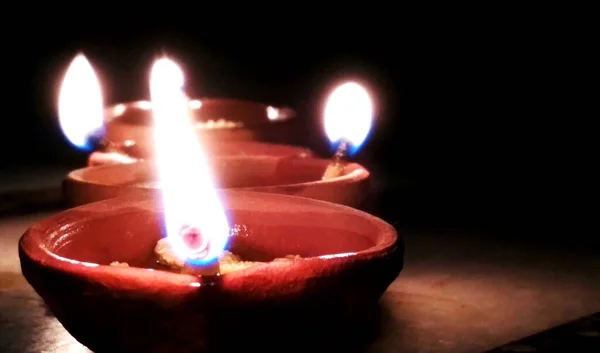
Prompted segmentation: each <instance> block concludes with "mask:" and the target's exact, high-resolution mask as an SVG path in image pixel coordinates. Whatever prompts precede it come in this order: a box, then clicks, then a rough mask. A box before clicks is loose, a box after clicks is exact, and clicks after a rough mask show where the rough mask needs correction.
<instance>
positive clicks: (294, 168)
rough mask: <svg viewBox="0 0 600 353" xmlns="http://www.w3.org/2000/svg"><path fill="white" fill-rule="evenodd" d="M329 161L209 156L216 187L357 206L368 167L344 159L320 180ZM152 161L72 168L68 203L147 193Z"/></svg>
mask: <svg viewBox="0 0 600 353" xmlns="http://www.w3.org/2000/svg"><path fill="white" fill-rule="evenodd" d="M330 162H331V161H330V160H328V159H320V158H273V157H253V156H248V157H220V158H211V159H210V162H209V163H210V170H211V171H212V173H213V174H214V181H215V182H216V187H218V188H225V189H242V190H248V191H260V192H266V193H276V194H287V195H295V196H302V197H309V198H313V199H318V200H324V201H330V202H334V203H339V204H342V205H347V206H351V207H357V208H358V207H360V205H361V202H362V201H364V198H365V196H366V195H367V188H368V181H369V176H370V174H369V172H368V171H367V170H366V169H365V168H364V167H362V166H361V165H359V164H356V163H347V164H345V165H344V167H343V169H342V171H341V174H340V175H339V176H337V177H335V178H331V179H328V180H321V178H322V176H323V173H324V171H325V169H326V168H327V166H328V165H329V163H330ZM156 180H157V177H156V174H155V169H154V168H153V164H152V163H151V162H148V161H139V162H136V163H131V164H114V165H103V166H97V167H87V168H82V169H78V170H75V171H72V172H71V173H69V175H67V177H66V179H65V181H64V184H63V186H64V194H65V199H66V200H67V202H68V203H69V205H71V206H78V205H83V204H86V203H90V202H95V201H100V200H105V199H109V198H113V197H117V196H122V195H140V194H148V193H152V192H153V190H156V189H157V188H159V185H158V182H157V181H156Z"/></svg>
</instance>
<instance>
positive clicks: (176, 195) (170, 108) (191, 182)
mask: <svg viewBox="0 0 600 353" xmlns="http://www.w3.org/2000/svg"><path fill="white" fill-rule="evenodd" d="M183 84H184V76H183V72H182V71H181V69H180V68H179V66H178V65H177V64H176V63H175V62H173V61H171V60H170V59H167V58H163V59H159V60H157V61H156V62H155V63H154V66H153V67H152V73H151V76H150V95H151V97H152V110H153V113H154V123H155V125H154V136H155V143H156V146H155V148H156V161H157V164H158V174H159V177H160V182H161V185H162V196H163V203H164V209H165V228H166V232H167V239H168V240H169V243H170V245H171V248H172V249H173V251H174V252H175V253H176V254H177V256H179V257H180V258H182V259H183V260H185V261H188V262H191V263H196V264H201V263H205V262H210V261H212V260H214V259H215V258H216V257H218V256H219V255H220V254H221V253H222V251H223V249H224V248H225V246H226V245H227V240H228V236H229V224H228V221H227V218H226V216H225V212H224V210H223V207H222V205H221V202H220V200H219V198H218V196H217V193H216V191H215V188H214V186H213V185H214V184H213V182H212V180H211V175H210V171H209V168H208V163H207V160H206V156H205V155H204V153H203V151H202V148H201V146H200V144H199V141H198V136H197V135H196V134H195V133H194V129H193V126H192V122H191V120H190V118H189V109H190V108H189V100H188V98H187V97H186V95H185V93H184V92H183Z"/></svg>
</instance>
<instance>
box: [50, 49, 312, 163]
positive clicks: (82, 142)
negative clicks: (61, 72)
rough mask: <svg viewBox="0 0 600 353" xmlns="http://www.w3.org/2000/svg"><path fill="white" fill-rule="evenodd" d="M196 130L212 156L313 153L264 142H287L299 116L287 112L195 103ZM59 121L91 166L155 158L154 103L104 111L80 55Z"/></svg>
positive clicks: (64, 88)
mask: <svg viewBox="0 0 600 353" xmlns="http://www.w3.org/2000/svg"><path fill="white" fill-rule="evenodd" d="M187 105H188V109H189V114H188V115H189V116H190V117H191V119H192V121H193V122H194V123H193V129H194V130H195V132H196V133H197V134H198V137H199V138H201V139H202V141H203V147H204V149H205V151H206V153H207V154H208V155H209V156H275V157H290V156H294V157H306V156H311V155H312V154H313V153H312V151H310V150H308V149H306V148H301V147H296V146H291V145H286V144H281V143H267V142H260V141H259V140H269V141H275V142H276V141H277V140H279V141H286V140H290V137H291V136H292V135H293V134H292V132H291V130H290V129H292V128H293V126H292V124H293V122H294V121H295V120H296V119H295V118H296V112H295V111H294V110H293V109H291V108H287V107H273V106H268V105H264V104H261V103H256V102H251V101H242V100H235V99H220V98H205V99H202V100H198V99H192V100H189V101H188V103H187ZM59 121H60V126H61V128H62V130H63V133H64V135H65V136H66V137H67V139H68V140H69V141H70V142H71V144H72V145H73V146H75V147H76V148H78V149H83V150H88V151H91V152H92V153H91V154H90V157H89V159H88V165H90V166H93V165H104V164H115V163H133V162H135V161H136V160H139V159H153V158H154V145H153V136H152V131H153V121H152V103H151V102H149V101H137V102H131V103H121V104H116V105H114V106H111V107H109V108H107V109H104V108H103V102H102V91H101V87H100V82H99V80H98V78H97V76H96V74H95V72H94V69H93V68H92V66H91V64H90V63H89V61H88V60H87V59H86V58H85V56H83V55H82V54H79V55H77V56H76V57H75V59H74V60H73V61H72V62H71V65H70V66H69V68H68V70H67V72H66V74H65V77H64V79H63V82H62V85H61V90H60V96H59Z"/></svg>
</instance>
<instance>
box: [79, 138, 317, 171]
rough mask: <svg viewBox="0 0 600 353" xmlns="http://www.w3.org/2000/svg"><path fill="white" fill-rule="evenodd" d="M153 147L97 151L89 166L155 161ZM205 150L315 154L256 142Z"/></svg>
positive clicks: (235, 154)
mask: <svg viewBox="0 0 600 353" xmlns="http://www.w3.org/2000/svg"><path fill="white" fill-rule="evenodd" d="M152 149H153V146H142V145H140V144H138V145H136V148H135V149H129V150H128V151H126V153H116V152H102V151H97V152H93V153H92V154H90V157H89V158H88V166H90V167H92V166H97V165H105V164H126V163H131V162H132V161H135V160H137V159H154V151H153V150H152ZM203 150H204V152H205V153H206V155H207V156H212V157H248V156H251V157H257V156H258V157H310V156H312V155H313V152H312V151H311V150H309V149H307V148H303V147H297V146H290V145H280V144H275V143H266V142H254V141H232V142H225V143H218V142H213V143H208V144H204V146H203Z"/></svg>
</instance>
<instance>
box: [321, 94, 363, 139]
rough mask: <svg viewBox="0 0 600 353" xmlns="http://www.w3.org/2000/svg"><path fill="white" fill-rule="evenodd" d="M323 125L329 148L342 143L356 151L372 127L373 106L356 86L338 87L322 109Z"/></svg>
mask: <svg viewBox="0 0 600 353" xmlns="http://www.w3.org/2000/svg"><path fill="white" fill-rule="evenodd" d="M324 123H325V133H326V134H327V137H328V138H329V141H331V143H332V144H333V143H338V142H341V141H342V140H344V141H346V142H348V143H350V144H351V145H352V148H354V149H358V148H359V147H360V146H361V145H362V143H363V142H364V141H365V139H366V138H367V135H368V134H369V131H370V130H371V125H372V123H373V104H372V102H371V98H370V97H369V94H368V93H367V91H366V90H365V89H364V88H363V87H362V86H361V85H359V84H357V83H355V82H347V83H344V84H342V85H340V86H338V87H337V88H336V89H335V90H334V91H333V92H332V93H331V95H330V96H329V99H328V100H327V104H326V105H325V122H324Z"/></svg>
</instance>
